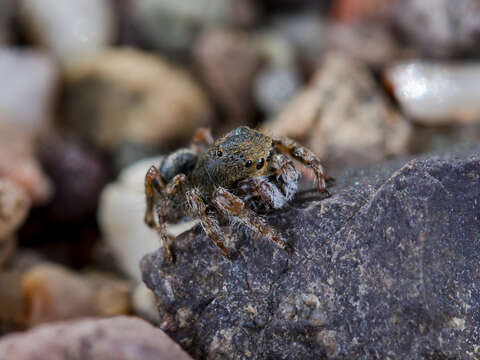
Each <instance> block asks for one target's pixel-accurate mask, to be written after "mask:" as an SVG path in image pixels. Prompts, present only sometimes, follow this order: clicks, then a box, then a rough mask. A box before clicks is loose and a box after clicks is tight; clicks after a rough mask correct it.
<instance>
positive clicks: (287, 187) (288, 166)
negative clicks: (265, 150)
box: [270, 154, 300, 200]
mask: <svg viewBox="0 0 480 360" xmlns="http://www.w3.org/2000/svg"><path fill="white" fill-rule="evenodd" d="M270 166H271V168H272V169H273V171H274V173H275V178H276V179H277V182H278V185H279V186H280V188H281V189H282V191H283V193H284V194H285V197H286V199H287V200H291V199H292V198H293V197H294V196H295V193H296V192H297V189H298V180H299V178H300V173H299V172H298V170H297V169H296V168H295V165H294V164H293V161H292V160H291V159H290V158H288V157H287V156H285V155H283V154H275V155H274V156H273V157H272V161H271V165H270Z"/></svg>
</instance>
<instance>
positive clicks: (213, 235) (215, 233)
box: [186, 188, 231, 259]
mask: <svg viewBox="0 0 480 360" xmlns="http://www.w3.org/2000/svg"><path fill="white" fill-rule="evenodd" d="M186 198H187V202H188V205H189V207H190V210H191V211H192V213H193V215H195V216H196V217H198V218H199V219H200V224H201V225H202V228H203V230H204V231H205V233H206V234H207V236H208V237H209V238H210V239H211V240H212V241H213V242H214V243H215V245H217V247H218V248H219V249H220V250H222V252H223V254H224V255H225V256H226V257H227V258H229V259H230V258H231V255H230V252H229V251H228V249H227V248H226V247H225V244H224V235H223V232H222V230H221V228H220V224H219V223H218V220H217V219H215V218H214V217H213V216H212V215H209V214H207V205H206V204H205V202H204V201H203V199H202V197H201V196H200V192H199V191H198V190H197V189H195V188H193V189H190V190H188V191H187V192H186Z"/></svg>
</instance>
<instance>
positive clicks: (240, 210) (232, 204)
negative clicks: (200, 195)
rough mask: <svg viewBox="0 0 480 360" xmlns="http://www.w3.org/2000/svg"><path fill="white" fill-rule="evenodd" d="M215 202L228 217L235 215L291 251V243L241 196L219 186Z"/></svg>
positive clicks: (214, 196) (252, 228)
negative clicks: (250, 207)
mask: <svg viewBox="0 0 480 360" xmlns="http://www.w3.org/2000/svg"><path fill="white" fill-rule="evenodd" d="M213 203H214V204H215V207H216V208H217V209H218V210H220V211H221V212H222V213H223V214H224V215H225V216H227V217H234V218H236V219H238V220H239V221H240V222H241V223H242V224H244V225H246V226H247V227H248V228H250V229H251V230H253V231H254V232H259V233H260V234H262V235H263V236H264V237H266V238H267V239H269V240H271V241H274V242H275V243H276V244H277V245H278V246H279V247H280V248H282V249H284V250H287V251H291V250H292V248H291V246H290V245H289V244H287V243H286V242H285V240H283V239H282V237H281V236H280V235H279V234H277V232H276V231H275V230H273V229H272V228H271V227H269V226H268V225H267V224H266V223H265V221H264V220H263V219H262V218H261V217H259V216H258V215H256V214H255V213H254V212H253V211H251V210H250V209H248V208H247V207H245V203H244V202H243V201H242V199H240V198H239V197H237V196H235V195H234V194H232V193H230V192H228V191H227V190H225V189H223V188H218V189H217V190H216V191H215V193H214V194H213Z"/></svg>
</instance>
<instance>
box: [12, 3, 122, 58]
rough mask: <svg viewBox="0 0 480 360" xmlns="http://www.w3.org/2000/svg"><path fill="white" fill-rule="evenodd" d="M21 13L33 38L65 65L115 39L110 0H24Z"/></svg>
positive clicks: (20, 5)
mask: <svg viewBox="0 0 480 360" xmlns="http://www.w3.org/2000/svg"><path fill="white" fill-rule="evenodd" d="M19 14H20V18H21V21H22V24H23V25H24V27H25V29H26V32H27V34H28V36H29V38H31V39H32V40H34V41H35V42H37V43H39V44H40V45H42V46H44V47H45V48H47V49H49V51H51V52H53V53H54V54H55V56H56V57H57V59H58V60H59V61H60V62H61V63H62V64H64V65H69V64H72V63H75V62H77V61H81V60H83V59H85V58H88V57H91V56H92V55H94V54H95V53H97V52H98V51H100V50H102V49H104V48H105V47H106V46H107V45H109V44H110V43H112V41H113V40H114V38H115V26H114V14H113V11H112V8H111V4H110V2H109V1H108V0H65V1H60V2H59V1H56V0H21V1H19Z"/></svg>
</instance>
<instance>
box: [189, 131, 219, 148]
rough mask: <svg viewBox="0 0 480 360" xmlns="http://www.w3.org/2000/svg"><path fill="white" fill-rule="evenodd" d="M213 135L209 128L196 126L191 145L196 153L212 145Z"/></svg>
mask: <svg viewBox="0 0 480 360" xmlns="http://www.w3.org/2000/svg"><path fill="white" fill-rule="evenodd" d="M213 143H214V141H213V137H212V132H211V130H210V128H198V129H197V130H196V131H195V134H193V140H192V147H193V149H194V150H195V152H196V153H197V154H200V153H202V152H204V151H205V150H206V149H207V148H208V147H210V146H211V145H213Z"/></svg>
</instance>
